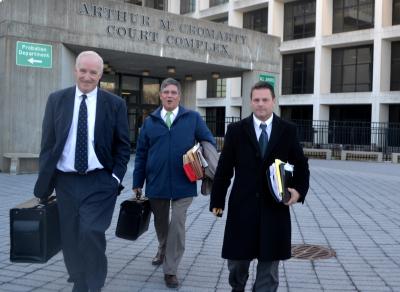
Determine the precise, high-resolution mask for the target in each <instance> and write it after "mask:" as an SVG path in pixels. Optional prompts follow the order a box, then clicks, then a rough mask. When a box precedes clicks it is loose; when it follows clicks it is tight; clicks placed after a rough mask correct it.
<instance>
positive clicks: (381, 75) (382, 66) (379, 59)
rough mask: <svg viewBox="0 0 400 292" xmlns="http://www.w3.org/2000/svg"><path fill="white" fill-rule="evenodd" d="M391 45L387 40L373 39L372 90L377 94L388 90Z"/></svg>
mask: <svg viewBox="0 0 400 292" xmlns="http://www.w3.org/2000/svg"><path fill="white" fill-rule="evenodd" d="M391 45H392V43H391V42H390V41H388V40H383V39H381V38H376V39H375V40H374V61H373V75H372V76H373V83H372V84H373V87H372V92H373V93H374V95H378V94H379V93H381V92H382V91H390V67H391Z"/></svg>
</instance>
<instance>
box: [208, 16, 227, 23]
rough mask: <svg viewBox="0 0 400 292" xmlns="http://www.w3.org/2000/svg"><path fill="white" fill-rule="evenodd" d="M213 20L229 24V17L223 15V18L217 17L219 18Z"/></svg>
mask: <svg viewBox="0 0 400 292" xmlns="http://www.w3.org/2000/svg"><path fill="white" fill-rule="evenodd" d="M211 21H212V22H216V23H223V24H228V17H227V16H226V17H221V18H217V19H212V20H211Z"/></svg>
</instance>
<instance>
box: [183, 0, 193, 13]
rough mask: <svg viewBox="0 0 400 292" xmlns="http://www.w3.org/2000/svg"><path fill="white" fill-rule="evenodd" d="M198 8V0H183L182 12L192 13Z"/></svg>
mask: <svg viewBox="0 0 400 292" xmlns="http://www.w3.org/2000/svg"><path fill="white" fill-rule="evenodd" d="M195 10H196V0H181V14H185V13H191V12H194V11H195Z"/></svg>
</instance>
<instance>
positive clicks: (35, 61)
mask: <svg viewBox="0 0 400 292" xmlns="http://www.w3.org/2000/svg"><path fill="white" fill-rule="evenodd" d="M28 62H29V63H31V64H32V65H33V64H35V63H38V64H41V63H42V60H36V59H34V58H30V59H28Z"/></svg>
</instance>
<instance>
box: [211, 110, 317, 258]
mask: <svg viewBox="0 0 400 292" xmlns="http://www.w3.org/2000/svg"><path fill="white" fill-rule="evenodd" d="M276 158H278V159H281V160H282V161H285V162H287V161H288V162H289V163H291V164H293V165H294V179H293V185H292V187H293V188H295V189H296V190H297V191H298V192H299V193H300V195H301V198H300V201H302V202H303V201H304V198H305V196H306V193H307V191H308V186H309V170H308V162H307V158H306V157H305V156H304V154H303V150H302V148H301V146H300V144H299V142H298V138H297V134H296V127H295V125H293V124H291V123H288V122H285V121H283V120H281V119H280V118H279V117H278V116H276V115H274V118H273V124H272V132H271V136H270V139H269V143H268V147H267V153H266V155H265V158H264V159H262V158H261V154H260V147H259V144H258V141H257V137H256V133H255V130H254V125H253V116H252V115H250V116H249V117H247V118H246V119H244V120H241V121H239V122H237V123H233V124H231V125H229V127H228V130H227V133H226V135H225V141H224V148H223V150H222V153H221V156H220V160H219V162H218V167H217V171H216V174H215V177H214V184H213V188H212V192H211V198H210V210H212V208H222V209H224V207H225V197H226V193H227V190H228V187H229V185H230V180H231V178H232V176H233V174H235V178H234V181H233V185H232V190H231V194H230V197H229V204H228V215H227V221H226V227H225V236H224V243H223V248H222V257H223V258H226V259H233V260H250V259H254V258H258V259H259V260H264V261H267V260H269V261H270V260H283V259H287V258H290V256H291V224H290V212H289V207H287V206H286V205H284V204H283V203H277V202H276V201H275V200H274V198H273V196H272V194H271V193H270V192H269V189H268V186H267V175H266V170H267V167H269V166H270V165H271V164H272V163H273V162H274V160H275V159H276Z"/></svg>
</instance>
